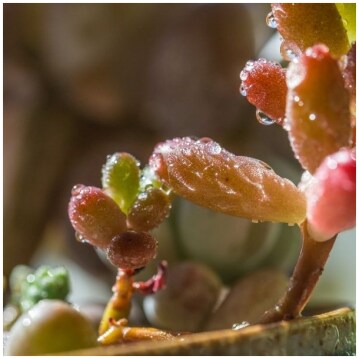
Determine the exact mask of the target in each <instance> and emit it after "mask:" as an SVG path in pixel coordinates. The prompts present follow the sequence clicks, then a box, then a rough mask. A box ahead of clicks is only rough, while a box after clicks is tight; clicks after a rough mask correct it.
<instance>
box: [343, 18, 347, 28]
mask: <svg viewBox="0 0 359 359" xmlns="http://www.w3.org/2000/svg"><path fill="white" fill-rule="evenodd" d="M342 21H343V25H344V26H345V27H347V26H348V20H347V19H344V18H342Z"/></svg>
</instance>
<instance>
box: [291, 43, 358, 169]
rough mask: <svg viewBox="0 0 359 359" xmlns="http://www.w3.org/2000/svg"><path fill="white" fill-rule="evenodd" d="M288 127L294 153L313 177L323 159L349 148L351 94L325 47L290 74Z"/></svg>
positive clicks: (315, 50)
mask: <svg viewBox="0 0 359 359" xmlns="http://www.w3.org/2000/svg"><path fill="white" fill-rule="evenodd" d="M287 85H288V97H287V108H286V121H285V122H286V123H285V125H284V127H285V128H286V129H287V130H288V131H289V139H290V142H291V146H292V148H293V151H294V153H295V155H296V157H297V158H298V160H299V162H300V163H301V165H302V166H303V168H305V169H307V170H308V171H309V172H310V173H313V172H314V171H315V170H316V168H317V167H318V166H319V165H320V163H321V162H322V161H323V159H324V158H325V157H326V156H327V155H329V154H331V153H334V152H336V151H338V150H339V149H340V148H341V147H344V146H348V144H349V140H350V136H351V123H350V111H349V94H348V91H347V90H346V89H345V86H344V80H343V77H342V74H341V71H340V69H339V65H338V63H337V61H336V60H335V59H333V57H332V56H331V55H330V53H329V50H328V48H327V47H326V46H324V45H316V46H314V47H313V48H309V49H307V50H306V52H305V54H303V55H302V56H301V57H300V59H299V61H298V62H292V63H291V64H290V66H289V68H288V71H287Z"/></svg>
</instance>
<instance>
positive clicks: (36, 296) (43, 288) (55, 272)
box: [10, 265, 70, 312]
mask: <svg viewBox="0 0 359 359" xmlns="http://www.w3.org/2000/svg"><path fill="white" fill-rule="evenodd" d="M10 289H11V295H12V298H11V301H12V303H13V304H15V305H16V306H18V307H19V309H20V311H21V312H26V311H27V310H29V309H30V308H32V307H33V306H34V305H35V304H36V303H38V302H39V301H40V300H42V299H61V300H65V299H66V297H67V295H68V294H69V292H70V278H69V273H68V271H67V270H66V269H65V268H64V267H55V268H50V267H48V266H41V267H39V268H38V269H37V270H33V269H32V268H30V267H28V266H24V265H19V266H17V267H15V268H14V269H13V271H12V272H11V275H10Z"/></svg>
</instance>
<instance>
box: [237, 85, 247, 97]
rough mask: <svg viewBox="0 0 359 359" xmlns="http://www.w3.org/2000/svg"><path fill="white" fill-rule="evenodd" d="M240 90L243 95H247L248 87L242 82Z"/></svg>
mask: <svg viewBox="0 0 359 359" xmlns="http://www.w3.org/2000/svg"><path fill="white" fill-rule="evenodd" d="M239 92H240V94H241V95H242V96H247V90H246V87H245V86H244V85H243V84H242V85H241V87H240V88H239Z"/></svg>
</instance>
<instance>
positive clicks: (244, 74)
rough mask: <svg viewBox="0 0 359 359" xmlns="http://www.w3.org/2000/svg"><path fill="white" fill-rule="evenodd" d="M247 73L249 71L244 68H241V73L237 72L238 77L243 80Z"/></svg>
mask: <svg viewBox="0 0 359 359" xmlns="http://www.w3.org/2000/svg"><path fill="white" fill-rule="evenodd" d="M248 75H249V72H248V71H246V70H245V69H244V70H242V71H241V73H240V74H239V78H240V79H241V80H242V81H245V80H247V78H248Z"/></svg>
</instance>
